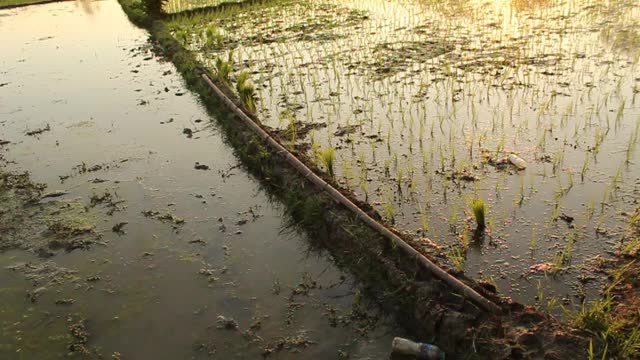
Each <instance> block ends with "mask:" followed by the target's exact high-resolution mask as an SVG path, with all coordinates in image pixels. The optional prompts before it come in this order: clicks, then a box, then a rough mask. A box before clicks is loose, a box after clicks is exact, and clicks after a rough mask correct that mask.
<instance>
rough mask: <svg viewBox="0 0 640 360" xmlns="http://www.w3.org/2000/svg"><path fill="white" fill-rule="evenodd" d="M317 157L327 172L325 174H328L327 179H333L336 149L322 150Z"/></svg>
mask: <svg viewBox="0 0 640 360" xmlns="http://www.w3.org/2000/svg"><path fill="white" fill-rule="evenodd" d="M319 157H320V161H321V162H322V165H323V166H324V168H325V170H326V171H327V173H329V177H330V178H331V179H335V171H334V166H335V159H336V149H334V148H332V147H330V148H325V149H322V150H321V151H320V154H319Z"/></svg>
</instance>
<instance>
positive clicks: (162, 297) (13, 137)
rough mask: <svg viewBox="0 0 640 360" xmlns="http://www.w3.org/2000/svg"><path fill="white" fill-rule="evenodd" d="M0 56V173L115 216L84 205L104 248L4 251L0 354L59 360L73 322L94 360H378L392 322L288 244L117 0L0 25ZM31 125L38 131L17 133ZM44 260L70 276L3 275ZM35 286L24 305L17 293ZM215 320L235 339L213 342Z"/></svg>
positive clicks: (311, 255) (49, 8)
mask: <svg viewBox="0 0 640 360" xmlns="http://www.w3.org/2000/svg"><path fill="white" fill-rule="evenodd" d="M0 43H1V44H2V56H1V57H0V83H2V84H3V86H2V87H0V138H2V139H3V140H9V141H11V144H9V145H7V146H5V147H3V150H2V151H3V152H4V156H5V157H6V158H7V160H9V161H11V162H12V163H11V164H9V165H8V168H9V169H10V170H13V171H29V172H30V173H31V175H32V178H33V180H34V181H38V182H44V183H46V184H47V185H48V190H61V191H64V192H66V193H67V194H66V195H65V196H63V197H62V198H60V200H61V201H68V200H74V201H80V202H82V203H84V204H86V205H87V206H88V207H90V197H91V196H94V195H102V194H104V193H105V192H108V193H110V194H111V196H112V199H113V200H114V201H113V202H114V203H116V205H115V206H107V205H105V204H98V205H97V206H95V207H93V208H91V211H92V212H97V213H98V215H97V219H98V223H97V230H98V231H100V232H101V234H102V238H101V242H102V243H103V244H102V245H96V246H93V247H92V248H91V250H88V251H82V250H76V251H74V252H71V253H58V254H57V255H56V256H54V257H52V258H50V259H47V260H44V259H41V258H38V257H36V256H35V255H32V254H30V253H28V252H25V251H19V250H13V251H9V252H5V253H1V254H0V284H1V286H0V303H2V304H3V305H2V307H1V308H0V358H2V359H36V358H37V359H56V358H63V357H65V356H66V355H65V354H66V353H67V351H68V350H67V346H68V344H69V343H70V342H71V341H72V340H73V339H72V338H71V336H70V334H69V327H70V326H71V325H72V324H75V323H77V322H78V321H79V320H83V319H85V320H86V321H85V325H86V330H87V331H88V332H89V334H90V335H89V341H88V343H87V345H88V348H89V349H90V351H91V352H93V353H94V354H102V355H103V356H105V357H107V358H111V357H112V356H113V358H118V356H119V355H118V354H121V356H122V358H126V359H188V358H195V359H198V358H218V359H229V358H239V359H240V358H259V357H260V355H261V354H262V353H263V351H264V349H265V348H267V347H269V346H272V347H273V346H275V345H277V344H278V343H280V344H283V349H282V350H281V351H279V352H275V353H273V354H272V355H271V357H272V358H276V359H279V358H282V359H286V358H299V357H300V356H304V358H307V359H328V358H339V357H341V356H347V355H349V356H350V358H353V359H361V358H362V359H369V358H371V359H374V358H386V357H387V356H388V355H387V352H388V346H389V344H390V340H391V337H392V336H394V335H397V334H399V333H400V332H399V330H398V329H397V328H396V326H395V325H394V324H393V323H392V322H391V321H390V320H388V319H385V318H384V317H383V316H381V315H380V313H379V311H378V310H377V309H376V307H375V306H373V305H372V304H371V302H370V300H369V299H368V298H367V297H366V296H364V295H363V294H362V292H361V290H360V288H359V287H358V285H357V284H356V283H355V282H354V280H353V279H352V278H351V277H349V275H348V274H345V273H343V272H342V271H341V270H339V269H338V268H336V266H335V265H334V264H333V263H332V262H331V259H330V257H329V256H328V255H327V254H323V253H319V252H318V251H316V250H310V245H309V244H310V242H311V240H310V239H308V238H307V236H306V235H304V234H300V233H296V232H293V231H290V230H287V222H286V219H284V218H283V211H282V208H281V206H280V205H279V204H277V203H273V202H271V201H270V200H269V198H268V196H267V195H266V194H265V193H264V192H263V190H261V188H260V185H259V183H258V182H257V181H256V180H255V179H254V178H252V177H251V176H250V175H248V174H247V173H246V172H245V171H244V170H243V169H242V167H240V166H239V164H238V161H237V159H236V158H235V157H234V155H233V153H232V150H231V149H230V148H229V147H228V146H227V145H226V144H225V143H224V140H223V137H222V136H221V134H220V133H219V132H218V129H217V128H216V126H215V125H212V124H214V122H211V119H210V117H209V116H208V115H207V113H206V112H205V110H204V109H203V107H202V106H201V105H200V104H199V103H198V101H197V99H196V98H195V97H194V96H193V95H192V94H190V93H189V92H187V90H186V89H185V85H184V83H183V82H182V80H181V79H180V77H179V76H178V75H176V73H175V69H174V67H173V66H172V65H171V64H169V63H166V62H164V61H163V60H162V59H160V58H158V57H156V56H155V55H154V54H153V53H152V52H151V51H150V49H149V45H148V43H147V34H146V33H145V32H143V31H141V30H139V29H136V28H135V27H133V26H132V25H130V24H129V23H128V21H127V19H126V17H125V15H124V14H123V13H122V11H121V9H120V8H119V6H118V4H117V3H116V2H115V1H100V2H86V3H60V4H52V5H43V6H36V7H28V8H24V9H20V10H10V11H2V12H0ZM38 129H40V130H42V129H48V130H45V131H43V132H42V133H40V134H36V135H34V136H29V135H27V133H28V132H31V131H34V130H38ZM185 129H189V130H185ZM189 132H191V133H192V134H191V136H189V134H188V133H189ZM196 162H198V163H199V164H204V165H206V166H207V167H208V168H209V169H208V170H197V169H195V164H196ZM145 211H155V212H159V213H161V214H165V213H167V214H171V215H172V216H173V221H171V222H162V221H159V220H158V219H156V218H153V217H149V216H145V215H143V212H145ZM180 219H181V220H184V223H182V221H181V220H180ZM121 222H127V224H126V225H124V226H123V228H122V229H123V231H124V233H120V234H117V233H115V232H113V231H112V227H113V226H114V225H116V224H119V223H121ZM45 261H46V262H48V263H46V264H48V265H47V266H52V267H54V268H56V269H59V270H60V269H66V270H67V271H69V272H68V273H67V274H68V276H65V277H63V278H62V280H61V281H58V282H56V281H52V282H46V281H45V282H43V281H40V282H37V281H34V280H33V279H31V278H29V277H28V276H27V275H26V274H24V273H23V272H20V271H12V270H8V269H7V267H10V266H14V265H16V264H20V263H24V262H30V263H32V264H33V265H34V266H40V265H42V264H44V263H45ZM40 287H42V289H41V290H39V296H38V297H37V299H36V300H35V302H32V301H31V300H29V299H28V298H27V297H26V296H25V294H26V293H27V292H28V291H31V292H32V291H34V289H35V288H40ZM219 316H224V317H226V318H233V319H234V320H235V321H237V323H238V326H239V328H238V329H237V330H233V329H219V328H218V326H219V325H220V324H219V323H218V317H219ZM298 352H300V353H298Z"/></svg>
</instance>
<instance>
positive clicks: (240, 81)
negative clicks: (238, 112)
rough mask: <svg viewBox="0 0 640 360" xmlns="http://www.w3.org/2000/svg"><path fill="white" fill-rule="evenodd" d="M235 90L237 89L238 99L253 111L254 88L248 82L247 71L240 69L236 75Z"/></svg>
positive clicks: (254, 108)
mask: <svg viewBox="0 0 640 360" xmlns="http://www.w3.org/2000/svg"><path fill="white" fill-rule="evenodd" d="M236 91H238V95H239V96H240V101H242V103H243V104H244V105H245V106H246V107H247V110H249V111H251V112H254V111H255V110H256V105H255V97H256V88H255V86H253V84H251V83H250V82H249V73H247V72H246V71H242V72H241V73H240V74H238V76H237V77H236Z"/></svg>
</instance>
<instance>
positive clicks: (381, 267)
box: [121, 0, 601, 359]
mask: <svg viewBox="0 0 640 360" xmlns="http://www.w3.org/2000/svg"><path fill="white" fill-rule="evenodd" d="M121 4H122V5H123V8H124V9H125V12H127V13H128V14H129V16H130V17H131V19H132V21H134V22H136V23H137V24H143V25H147V26H148V28H149V29H150V31H151V34H152V36H153V37H154V39H155V40H156V41H157V43H158V45H159V47H160V48H161V49H162V51H163V53H164V55H165V56H166V57H168V58H170V59H171V60H172V61H173V62H174V64H175V65H176V66H177V68H178V69H179V70H180V72H181V73H182V75H183V77H184V78H185V79H186V81H187V82H188V83H189V85H190V86H191V88H192V90H194V91H196V92H198V93H199V94H200V95H201V98H202V100H203V102H204V103H205V104H206V105H207V106H208V108H209V110H210V111H211V112H213V113H215V114H217V115H221V116H218V117H217V118H219V119H223V120H221V121H220V125H221V127H222V128H223V129H224V130H225V136H226V138H227V140H228V141H229V142H230V143H231V144H232V145H233V146H234V147H235V149H236V153H237V155H238V156H239V157H240V158H241V159H242V160H243V162H244V164H245V165H246V166H247V167H248V168H249V169H250V171H252V172H253V173H254V174H255V175H256V176H258V177H259V178H261V179H262V180H263V183H264V184H265V186H266V187H268V188H269V189H270V193H271V194H272V195H273V196H274V197H276V198H278V199H279V200H281V201H283V202H284V203H285V204H286V205H287V209H288V211H289V212H290V214H291V215H292V217H293V218H294V219H295V220H296V221H297V225H299V226H303V227H304V228H305V229H307V230H309V231H310V232H311V233H313V234H317V236H316V239H317V241H318V246H322V247H324V248H327V249H329V250H330V251H331V252H332V254H333V255H334V257H335V259H336V260H337V261H338V263H339V264H341V265H342V266H344V267H346V268H348V269H349V271H351V272H353V273H354V274H356V275H357V276H358V277H359V278H360V279H361V280H362V281H363V282H364V283H365V284H367V285H368V289H369V291H370V292H371V293H372V294H374V295H375V297H376V298H377V299H378V301H379V302H380V303H381V304H382V306H384V307H385V308H387V309H388V311H390V312H391V313H393V314H395V315H396V316H397V318H398V319H399V320H400V321H401V322H402V323H403V324H404V325H405V326H406V327H407V328H408V329H410V330H411V331H412V333H413V334H414V336H415V337H416V338H417V339H420V340H423V341H432V342H435V343H436V344H437V345H438V346H440V347H441V348H443V349H444V350H445V351H446V352H447V353H448V356H450V357H451V358H486V359H507V358H536V359H538V358H539V359H543V358H544V359H566V358H571V357H573V358H587V356H588V355H587V352H588V349H589V343H590V339H591V335H590V334H589V333H587V332H585V331H580V330H577V329H574V328H571V327H570V326H568V325H566V324H562V323H560V322H559V321H557V320H556V319H554V318H552V317H549V316H547V315H545V314H543V313H541V312H540V311H538V310H537V309H535V308H533V307H526V306H523V305H520V304H514V303H510V302H509V301H508V300H506V299H501V298H500V297H499V296H498V295H496V294H491V291H490V290H486V289H485V288H484V287H483V286H482V285H481V284H478V283H476V282H474V281H473V280H470V279H466V278H464V277H463V276H461V278H462V279H463V280H464V281H466V282H467V283H468V284H470V285H471V286H473V287H474V288H475V289H477V291H482V292H484V293H485V294H486V295H487V296H488V297H490V298H492V299H493V300H494V301H496V302H498V303H500V305H501V307H502V309H503V314H502V315H500V316H493V315H490V314H488V313H486V312H484V311H482V310H480V309H479V308H477V307H476V306H475V305H473V304H472V303H470V302H468V301H466V300H465V299H464V298H463V297H461V296H459V295H457V294H454V293H452V292H451V290H450V289H449V288H448V287H447V286H446V285H444V284H443V283H442V282H440V281H439V280H437V279H435V278H433V276H432V275H431V274H429V273H427V272H425V271H424V270H422V269H420V268H419V267H418V266H417V264H415V263H414V262H413V261H411V260H409V259H407V257H406V255H405V254H404V253H401V252H399V251H397V250H396V249H394V248H393V247H392V246H390V245H389V242H388V241H387V240H386V239H385V238H383V237H382V236H381V235H379V234H378V233H376V232H374V231H372V230H371V229H370V228H368V227H366V226H365V225H364V224H362V223H361V222H360V221H359V220H358V219H356V218H355V217H354V216H353V215H352V214H351V213H350V212H348V211H346V210H345V209H344V208H342V207H337V206H336V205H335V203H334V202H333V201H332V200H330V199H329V198H328V196H326V195H325V194H324V193H322V192H320V190H319V189H317V188H314V187H313V186H311V185H310V184H309V183H307V182H306V181H305V180H304V179H303V178H302V177H301V176H300V175H299V174H298V173H297V172H296V171H294V170H293V169H291V168H289V167H288V166H284V165H283V164H284V161H283V160H282V158H281V156H280V155H279V154H275V153H273V152H272V151H271V150H270V149H268V148H266V147H265V145H264V143H263V142H262V141H261V140H260V139H258V138H257V137H256V136H255V135H254V134H253V133H251V132H250V131H248V129H246V128H245V127H244V126H242V125H241V124H240V122H238V121H235V120H237V119H233V117H230V116H226V117H225V116H224V115H223V114H220V105H219V103H218V101H217V99H215V98H214V97H213V96H212V95H211V92H210V90H209V89H208V88H207V86H206V84H205V83H204V82H203V81H202V80H201V78H200V76H199V74H201V73H202V72H203V71H205V70H203V69H202V67H201V66H199V64H198V63H197V62H196V60H195V59H194V56H193V55H192V54H191V53H189V52H188V51H186V50H184V49H183V48H182V47H181V46H179V44H178V43H177V42H176V41H175V40H174V39H173V37H172V36H171V34H170V33H169V32H168V30H167V29H166V28H165V27H164V26H163V23H162V22H160V21H156V22H152V21H151V19H149V18H146V17H145V16H144V13H143V12H142V10H141V9H142V6H141V5H140V4H138V3H132V2H129V1H125V0H123V1H121ZM149 24H152V25H149ZM227 90H229V89H227ZM228 93H229V94H231V91H228ZM361 205H362V206H363V208H364V209H365V210H369V211H370V210H371V209H370V208H369V207H368V206H367V205H366V204H361ZM372 214H373V215H374V216H375V213H373V212H372ZM413 245H414V246H416V247H417V248H419V249H421V250H422V249H424V250H427V249H428V247H427V246H424V244H422V245H421V244H416V243H414V244H413ZM427 253H428V251H427ZM488 288H490V286H488ZM594 349H595V350H594V351H595V352H597V351H601V346H600V345H599V342H598V341H597V340H596V341H594Z"/></svg>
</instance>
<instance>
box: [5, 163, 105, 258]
mask: <svg viewBox="0 0 640 360" xmlns="http://www.w3.org/2000/svg"><path fill="white" fill-rule="evenodd" d="M45 188H46V186H45V185H43V184H37V183H34V182H32V181H31V179H30V177H29V174H27V173H24V174H12V173H8V172H5V171H3V170H2V169H0V252H3V251H7V250H11V249H24V250H30V251H33V252H35V253H36V254H38V255H39V256H41V257H45V258H46V257H50V256H53V255H55V253H56V251H59V250H62V249H63V250H66V251H72V250H75V249H86V248H88V247H89V246H91V245H92V244H93V243H95V242H96V241H98V239H99V235H98V234H97V232H96V231H95V224H94V219H93V218H92V216H91V215H90V214H89V212H88V209H87V208H85V206H84V205H82V204H80V203H78V202H74V201H61V200H60V201H58V200H55V201H44V198H46V195H43V192H44V190H45Z"/></svg>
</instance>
